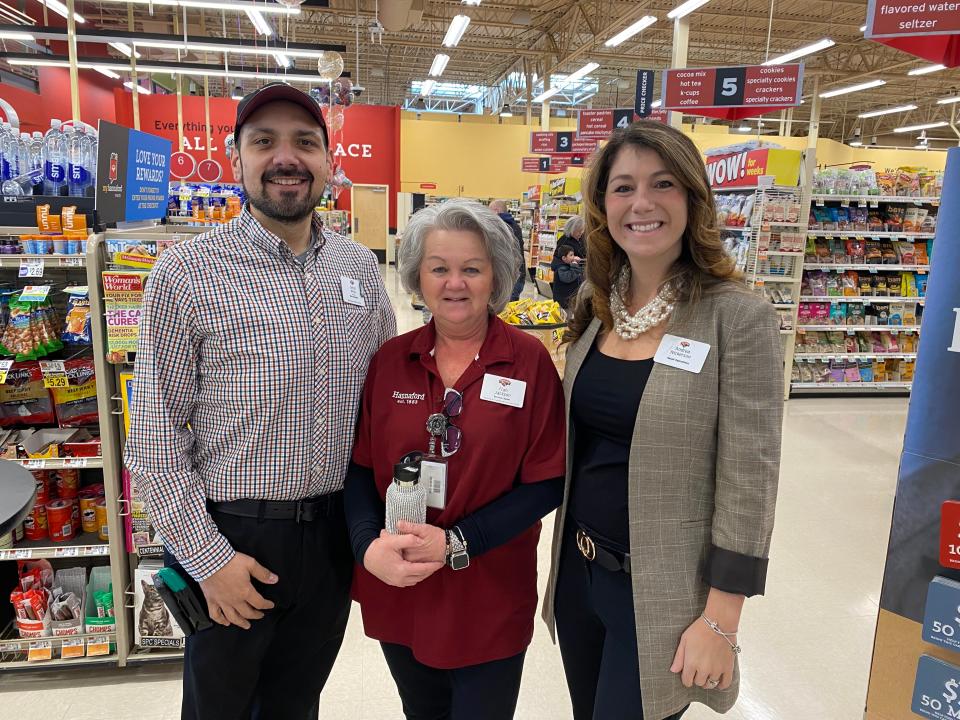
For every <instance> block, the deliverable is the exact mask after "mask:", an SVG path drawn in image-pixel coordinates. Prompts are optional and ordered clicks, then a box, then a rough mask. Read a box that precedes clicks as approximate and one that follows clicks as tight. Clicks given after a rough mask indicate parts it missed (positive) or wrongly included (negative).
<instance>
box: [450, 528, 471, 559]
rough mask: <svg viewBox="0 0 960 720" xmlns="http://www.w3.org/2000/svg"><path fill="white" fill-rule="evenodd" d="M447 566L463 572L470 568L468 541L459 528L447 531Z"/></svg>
mask: <svg viewBox="0 0 960 720" xmlns="http://www.w3.org/2000/svg"><path fill="white" fill-rule="evenodd" d="M447 565H449V566H450V567H451V568H453V569H454V570H463V569H464V568H466V567H469V566H470V555H468V554H467V541H466V540H465V539H464V537H463V533H462V532H461V531H460V528H458V527H453V528H450V529H449V530H447Z"/></svg>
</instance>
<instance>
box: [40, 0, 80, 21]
mask: <svg viewBox="0 0 960 720" xmlns="http://www.w3.org/2000/svg"><path fill="white" fill-rule="evenodd" d="M37 2H39V3H40V4H41V5H46V6H47V7H48V8H49V9H50V10H53V11H54V12H55V13H56V14H57V15H62V16H63V17H67V15H68V13H69V12H70V11H69V10H67V6H66V5H64V4H63V3H62V2H60V0H37ZM73 19H74V20H76V21H77V22H78V23H85V22H86V20H85V19H84V17H83V15H81V14H80V13H78V12H74V13H73Z"/></svg>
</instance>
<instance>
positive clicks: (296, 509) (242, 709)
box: [126, 83, 396, 720]
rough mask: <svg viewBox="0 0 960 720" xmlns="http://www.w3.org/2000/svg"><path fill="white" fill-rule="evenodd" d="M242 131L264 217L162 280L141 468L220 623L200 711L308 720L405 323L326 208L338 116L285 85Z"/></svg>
mask: <svg viewBox="0 0 960 720" xmlns="http://www.w3.org/2000/svg"><path fill="white" fill-rule="evenodd" d="M234 134H235V136H236V139H237V143H236V150H235V152H234V153H232V155H231V164H232V167H233V171H234V176H235V177H236V179H237V181H239V182H242V184H243V189H244V191H245V193H246V195H247V197H248V198H249V201H248V205H246V206H245V207H244V210H243V212H242V213H241V215H240V216H239V217H238V218H236V219H235V220H233V221H232V222H230V223H229V224H227V225H224V226H222V227H220V228H217V229H216V230H213V231H212V232H209V233H206V234H204V235H200V236H198V237H196V238H193V239H191V240H187V241H185V242H183V243H181V244H180V245H176V246H174V247H173V248H170V249H169V250H167V251H166V252H164V253H163V255H162V256H161V257H160V259H159V260H158V261H157V264H156V266H155V268H154V270H153V272H152V273H151V276H150V280H149V282H148V284H147V288H146V295H145V300H144V308H143V318H142V320H141V325H140V346H139V351H138V353H137V361H136V381H135V383H136V384H135V394H136V397H137V403H136V405H135V407H134V410H133V420H132V428H131V434H130V438H129V440H128V443H127V452H126V462H127V465H128V467H129V468H130V471H131V472H132V473H133V475H134V476H135V477H136V478H137V482H138V483H139V484H140V487H141V488H142V489H143V491H144V495H145V498H146V501H147V507H148V510H149V512H150V516H151V518H152V519H153V521H154V522H155V523H156V525H157V528H158V529H159V531H160V533H161V534H162V536H163V538H164V540H165V542H166V545H167V549H168V550H169V553H168V558H167V562H168V564H172V565H174V567H176V568H177V569H180V570H182V571H183V572H182V574H183V575H184V576H185V577H186V576H188V575H189V576H192V578H193V579H195V580H196V581H199V587H200V589H201V590H202V593H203V596H204V597H205V598H206V605H207V609H208V611H209V614H210V617H211V619H212V620H214V621H215V623H217V624H215V625H214V626H213V628H212V629H210V630H206V631H203V632H201V633H199V634H196V635H193V636H191V637H189V638H188V639H187V648H186V657H185V663H184V683H183V709H182V713H183V714H182V717H184V718H191V719H197V720H200V719H201V718H202V720H211V719H214V718H216V719H220V718H223V719H225V720H226V719H233V718H237V719H238V720H239V719H240V718H281V717H282V718H285V719H287V718H290V719H291V720H293V719H304V720H306V718H316V717H317V712H318V705H319V696H320V691H321V690H322V688H323V685H324V683H325V682H326V679H327V676H328V674H329V673H330V669H331V667H332V666H333V662H334V660H335V659H336V656H337V652H338V650H339V648H340V644H341V641H342V640H343V634H344V630H345V628H346V623H347V616H348V614H349V610H350V593H349V590H350V583H351V580H352V574H353V561H352V558H351V556H350V546H349V541H348V538H347V529H346V523H345V519H344V514H343V493H342V488H343V481H344V477H345V475H346V470H347V464H348V462H349V459H350V453H351V448H352V438H353V432H354V427H355V423H356V417H357V409H358V406H359V402H360V396H361V392H362V388H363V382H364V378H365V376H366V371H367V365H368V362H369V360H370V358H371V357H372V355H373V353H374V352H375V351H376V350H377V348H379V346H380V345H381V344H382V343H383V342H385V341H386V340H387V339H388V338H390V337H392V336H393V335H394V334H395V331H396V322H395V319H394V316H393V310H392V308H391V306H390V302H389V300H388V298H387V295H386V292H385V289H384V287H383V284H382V282H381V279H380V274H379V271H378V267H377V262H376V260H375V259H374V256H373V255H372V254H371V253H370V251H369V250H366V249H364V248H362V247H360V246H359V245H357V244H355V243H353V242H350V241H348V240H346V239H345V238H343V237H341V236H339V235H336V234H334V233H332V232H330V231H328V230H321V228H320V224H319V218H318V216H317V215H316V214H315V213H314V211H313V209H314V207H315V206H316V204H317V203H318V202H319V200H320V198H321V196H322V194H323V190H324V185H325V184H326V180H327V176H328V175H329V172H330V165H331V156H330V151H329V147H328V144H327V142H328V137H327V129H326V125H325V124H324V119H323V115H322V114H321V112H320V107H319V105H317V103H316V102H315V101H314V100H313V99H312V98H310V97H309V96H308V95H306V94H304V93H302V92H300V91H299V90H296V89H295V88H293V87H290V86H288V85H285V84H281V83H275V84H271V85H267V86H265V87H263V88H261V89H260V90H258V91H256V92H254V93H252V94H250V95H248V96H247V97H245V98H244V99H243V100H242V101H241V102H240V104H239V106H238V109H237V120H236V126H235V131H234Z"/></svg>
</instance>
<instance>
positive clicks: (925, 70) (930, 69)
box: [907, 65, 947, 75]
mask: <svg viewBox="0 0 960 720" xmlns="http://www.w3.org/2000/svg"><path fill="white" fill-rule="evenodd" d="M946 69H947V66H946V65H925V66H924V67H918V68H914V69H913V70H911V71H910V72H908V73H907V75H929V74H930V73H935V72H940V71H941V70H946Z"/></svg>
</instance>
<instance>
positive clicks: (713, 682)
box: [707, 678, 720, 690]
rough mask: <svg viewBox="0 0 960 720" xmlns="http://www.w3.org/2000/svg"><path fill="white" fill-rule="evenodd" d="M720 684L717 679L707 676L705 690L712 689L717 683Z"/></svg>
mask: <svg viewBox="0 0 960 720" xmlns="http://www.w3.org/2000/svg"><path fill="white" fill-rule="evenodd" d="M719 684H720V681H719V680H714V679H712V678H707V690H713V689H714V688H715V687H717V685H719Z"/></svg>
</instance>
